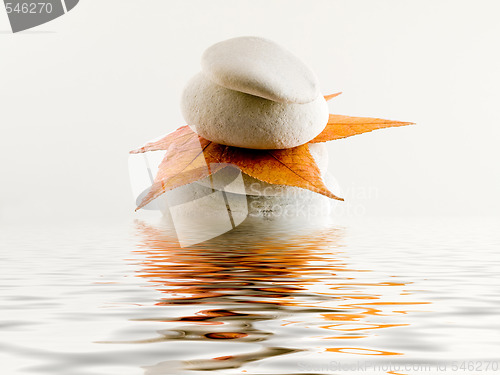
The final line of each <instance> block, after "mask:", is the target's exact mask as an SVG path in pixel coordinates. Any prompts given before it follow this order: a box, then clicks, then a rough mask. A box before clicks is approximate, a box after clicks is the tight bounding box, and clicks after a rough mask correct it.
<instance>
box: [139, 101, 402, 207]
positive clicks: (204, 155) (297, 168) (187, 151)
mask: <svg viewBox="0 0 500 375" xmlns="http://www.w3.org/2000/svg"><path fill="white" fill-rule="evenodd" d="M338 95H340V93H337V94H332V95H327V96H325V99H326V100H330V99H332V98H334V97H336V96H338ZM410 124H411V123H410V122H399V121H390V120H382V119H376V118H367V117H349V116H341V115H330V117H329V120H328V123H327V125H326V127H325V129H324V130H323V132H322V133H321V134H319V135H318V136H317V137H316V138H314V139H313V140H312V141H310V142H309V143H317V142H326V141H330V140H335V139H340V138H346V137H350V136H353V135H357V134H362V133H366V132H370V131H372V130H376V129H382V128H388V127H394V126H403V125H410ZM158 150H165V151H166V153H165V156H164V158H163V160H162V162H161V164H160V166H159V169H158V174H157V175H156V178H155V180H154V182H153V185H152V186H151V189H150V191H149V193H148V194H147V195H146V196H145V197H144V199H143V200H142V202H141V203H140V204H139V206H138V207H137V209H136V210H138V209H140V208H142V207H144V206H145V205H147V204H148V203H149V202H151V201H152V200H154V199H155V198H157V197H159V196H160V195H162V194H163V193H165V192H166V191H169V190H173V189H175V188H178V187H181V186H183V185H187V184H189V183H192V182H195V181H199V180H201V179H202V178H205V177H208V176H210V175H212V174H214V173H216V172H217V171H219V170H221V169H222V168H224V167H225V166H227V164H231V165H234V166H236V167H238V168H239V169H240V170H241V172H243V173H245V174H247V175H249V176H251V177H253V178H256V179H258V180H260V181H264V182H267V183H270V184H276V185H288V186H295V187H300V188H303V189H308V190H311V191H314V192H316V193H319V194H322V195H325V196H327V197H329V198H333V199H338V200H342V201H343V200H344V199H343V198H339V197H337V196H336V195H335V194H333V193H332V192H330V191H329V190H328V188H327V187H326V186H325V184H324V182H323V180H322V178H321V173H320V171H319V169H318V166H317V165H316V162H315V160H314V158H313V157H312V155H311V153H310V152H309V146H308V144H304V145H301V146H298V147H293V148H288V149H282V150H254V149H245V148H239V147H232V146H225V145H221V144H218V143H215V142H212V141H209V140H207V139H204V138H202V137H200V136H199V135H198V134H196V133H195V132H193V131H192V130H191V129H190V128H189V127H188V126H182V127H180V128H179V129H177V130H176V131H174V132H173V133H170V134H168V135H166V136H165V137H163V138H162V139H160V140H159V141H156V142H151V143H148V144H146V145H145V146H143V147H141V148H139V149H137V150H133V151H131V152H130V153H132V154H138V153H143V152H148V151H158Z"/></svg>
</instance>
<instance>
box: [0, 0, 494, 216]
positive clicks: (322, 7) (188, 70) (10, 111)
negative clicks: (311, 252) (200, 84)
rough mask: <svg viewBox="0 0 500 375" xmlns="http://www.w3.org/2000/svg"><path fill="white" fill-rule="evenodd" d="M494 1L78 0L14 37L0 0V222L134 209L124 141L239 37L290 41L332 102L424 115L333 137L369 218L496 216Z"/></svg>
mask: <svg viewBox="0 0 500 375" xmlns="http://www.w3.org/2000/svg"><path fill="white" fill-rule="evenodd" d="M499 12H500V3H499V2H498V1H496V0H491V1H487V0H480V1H457V0H414V1H408V0H382V1H373V0H363V1H360V0H358V1H356V0H348V1H347V0H345V1H334V0H328V1H326V0H321V1H320V0H315V1H293V0H251V1H247V0H239V1H233V0H210V1H208V0H197V1H192V0H182V1H180V0H178V1H172V0H169V1H165V0H141V1H131V0H127V1H124V0H103V1H90V0H81V1H80V4H79V5H78V6H77V7H76V8H74V9H73V10H72V11H71V12H69V13H68V14H67V15H65V16H63V17H61V18H59V19H57V20H55V21H52V22H50V23H48V24H45V25H42V26H39V27H37V28H36V29H33V30H31V31H27V32H23V33H19V34H12V33H11V32H10V26H9V24H8V20H7V14H6V12H5V10H4V9H3V8H0V130H1V133H0V160H1V180H0V182H1V185H0V223H1V222H10V223H13V222H23V221H26V220H35V221H37V220H44V221H50V220H61V219H62V218H63V219H68V220H74V219H88V218H97V217H106V218H112V217H125V216H127V215H130V216H131V217H132V216H133V215H134V213H133V209H134V205H133V199H132V196H131V192H130V188H129V182H128V172H127V157H128V155H127V153H128V151H129V150H130V149H133V148H135V147H138V146H141V145H142V144H143V143H144V142H145V141H147V140H149V139H151V138H155V137H157V136H159V135H162V134H165V133H167V132H169V131H172V130H174V129H176V128H177V127H179V126H181V125H184V122H183V119H182V116H181V114H180V110H179V98H180V94H181V92H182V89H183V86H184V84H185V83H186V82H187V80H188V79H189V78H190V77H191V76H192V75H194V74H195V73H196V72H197V71H198V70H199V61H200V55H201V54H202V52H203V50H204V49H205V48H207V47H208V46H210V45H211V44H213V43H215V42H218V41H220V40H224V39H227V38H231V37H235V36H241V35H258V36H263V37H267V38H270V39H273V40H274V41H276V42H278V43H280V44H282V45H284V46H285V47H287V48H288V49H290V50H291V51H292V52H294V53H295V54H296V55H298V56H299V57H300V58H302V59H303V60H305V61H306V62H307V63H308V64H309V65H310V66H311V67H312V68H313V69H314V70H315V72H316V74H317V75H318V77H319V79H320V81H321V84H322V90H323V92H324V93H325V94H329V93H333V92H337V91H343V95H342V96H341V97H339V98H336V99H334V101H333V102H332V103H331V104H330V110H331V112H334V113H340V114H346V115H354V116H355V115H358V116H372V117H382V118H389V119H394V120H401V121H413V122H416V123H417V124H418V125H417V126H412V127H406V128H399V129H388V130H381V131H379V132H375V133H371V134H367V135H362V136H358V137H354V138H348V139H346V140H341V141H335V142H331V143H330V144H329V150H330V154H331V167H330V171H331V172H332V173H333V174H334V175H335V176H336V177H337V179H338V180H339V182H340V184H341V185H342V186H343V187H344V195H345V196H346V197H347V198H348V199H349V201H350V203H349V204H351V205H354V206H356V205H357V206H358V207H362V209H363V210H362V211H363V212H362V213H363V214H366V215H369V216H427V215H443V216H458V215H490V216H491V215H498V212H499V211H500V210H499V209H500V198H499V194H498V192H499V190H500V189H499V188H500V177H499V172H498V167H497V162H498V160H499V159H500V158H499V156H500V151H499V140H500V130H499V127H500V115H499V103H500V69H499V59H500V52H499V47H498V44H499V40H498V39H499V35H500V23H499V22H498V15H499ZM364 193H367V194H364ZM366 195H367V196H366Z"/></svg>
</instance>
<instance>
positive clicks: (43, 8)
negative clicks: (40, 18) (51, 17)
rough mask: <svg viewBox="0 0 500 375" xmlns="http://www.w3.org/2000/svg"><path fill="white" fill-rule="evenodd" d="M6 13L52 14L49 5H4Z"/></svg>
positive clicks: (50, 5)
mask: <svg viewBox="0 0 500 375" xmlns="http://www.w3.org/2000/svg"><path fill="white" fill-rule="evenodd" d="M5 9H7V13H9V14H10V13H19V14H21V13H22V14H29V13H31V14H33V13H52V4H51V3H17V4H15V5H14V4H13V3H5Z"/></svg>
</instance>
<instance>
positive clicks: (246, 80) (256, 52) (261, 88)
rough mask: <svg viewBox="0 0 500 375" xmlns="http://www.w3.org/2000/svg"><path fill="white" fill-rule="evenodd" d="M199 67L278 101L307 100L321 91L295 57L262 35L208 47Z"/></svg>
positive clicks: (229, 83)
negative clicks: (261, 36)
mask: <svg viewBox="0 0 500 375" xmlns="http://www.w3.org/2000/svg"><path fill="white" fill-rule="evenodd" d="M201 66H202V71H203V72H204V73H205V74H206V75H207V77H209V78H210V79H211V80H212V81H213V82H215V83H217V84H218V85H220V86H223V87H226V88H228V89H231V90H235V91H240V92H244V93H247V94H251V95H255V96H259V97H262V98H266V99H269V100H272V101H275V102H280V103H300V104H304V103H309V102H312V101H313V100H315V99H316V98H317V97H318V95H319V93H320V91H319V84H318V79H317V77H316V75H315V74H314V72H313V71H312V70H311V69H309V67H307V66H306V65H305V64H304V63H303V62H302V61H301V60H300V59H299V58H298V57H296V56H295V55H293V54H292V53H291V52H289V51H288V50H286V49H285V48H283V47H282V46H280V45H278V44H276V43H274V42H273V41H270V40H268V39H264V38H258V37H250V36H246V37H239V38H233V39H229V40H225V41H222V42H219V43H217V44H214V45H213V46H211V47H210V48H208V49H207V50H206V51H205V53H204V54H203V56H202V59H201Z"/></svg>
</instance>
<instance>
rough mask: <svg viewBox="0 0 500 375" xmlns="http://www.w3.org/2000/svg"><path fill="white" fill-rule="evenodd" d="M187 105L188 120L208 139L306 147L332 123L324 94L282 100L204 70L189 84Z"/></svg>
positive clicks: (247, 145) (263, 146)
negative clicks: (233, 86)
mask: <svg viewBox="0 0 500 375" xmlns="http://www.w3.org/2000/svg"><path fill="white" fill-rule="evenodd" d="M181 109H182V113H183V115H184V119H185V120H186V122H187V124H188V125H189V126H190V127H191V129H193V130H194V131H195V132H196V133H198V134H199V135H201V136H202V137H203V138H206V139H208V140H211V141H213V142H217V143H220V144H224V145H228V146H235V147H244V148H253V149H283V148H291V147H296V146H300V145H302V144H305V143H307V142H309V141H310V140H312V139H313V138H315V137H316V136H317V135H318V134H319V133H321V132H322V131H323V129H324V128H325V126H326V124H327V122H328V106H327V104H326V101H325V99H324V98H323V97H322V96H321V95H318V96H317V97H316V99H315V100H313V101H312V102H310V103H307V104H293V103H292V104H290V103H288V104H287V103H278V102H274V101H271V100H268V99H264V98H261V97H257V96H254V95H250V94H245V93H242V92H238V91H234V90H230V89H227V88H225V87H222V86H220V85H218V84H216V83H214V82H212V81H211V80H210V79H208V78H207V77H206V76H205V75H204V74H203V73H200V74H198V75H196V76H195V77H193V78H192V79H191V80H190V81H189V83H188V84H187V86H186V88H185V90H184V93H183V95H182V100H181Z"/></svg>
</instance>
